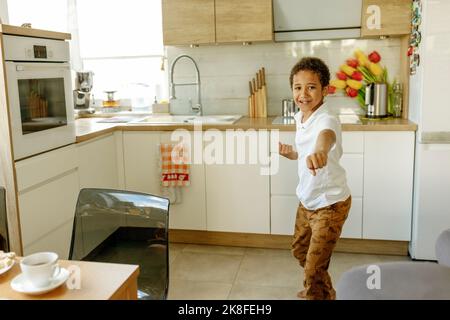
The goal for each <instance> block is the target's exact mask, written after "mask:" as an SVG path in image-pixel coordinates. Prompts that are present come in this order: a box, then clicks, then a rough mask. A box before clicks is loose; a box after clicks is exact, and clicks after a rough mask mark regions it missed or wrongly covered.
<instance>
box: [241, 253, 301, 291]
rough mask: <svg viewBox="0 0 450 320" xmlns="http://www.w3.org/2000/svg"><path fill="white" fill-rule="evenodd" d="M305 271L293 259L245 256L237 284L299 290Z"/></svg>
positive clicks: (271, 256) (270, 256)
mask: <svg viewBox="0 0 450 320" xmlns="http://www.w3.org/2000/svg"><path fill="white" fill-rule="evenodd" d="M302 281H303V269H302V268H301V267H300V266H299V264H298V262H297V260H295V259H294V258H293V257H283V256H278V257H277V256H273V255H248V254H247V255H245V256H244V259H243V260H242V263H241V267H240V268H239V272H238V275H237V277H236V281H235V283H236V284H242V285H248V284H251V285H258V286H273V287H293V288H299V286H300V285H301V283H302Z"/></svg>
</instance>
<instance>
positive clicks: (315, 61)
mask: <svg viewBox="0 0 450 320" xmlns="http://www.w3.org/2000/svg"><path fill="white" fill-rule="evenodd" d="M302 70H308V71H312V72H314V73H315V74H317V75H318V76H319V80H320V84H321V85H322V88H324V87H326V86H327V85H329V83H330V70H329V69H328V66H327V65H326V64H325V62H323V61H322V60H321V59H319V58H315V57H305V58H302V59H301V60H300V61H299V62H297V63H296V64H295V65H294V66H293V67H292V69H291V75H290V76H289V82H290V84H291V88H292V85H293V81H294V75H296V74H297V72H299V71H302Z"/></svg>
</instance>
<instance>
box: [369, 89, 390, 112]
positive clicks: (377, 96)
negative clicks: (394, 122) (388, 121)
mask: <svg viewBox="0 0 450 320" xmlns="http://www.w3.org/2000/svg"><path fill="white" fill-rule="evenodd" d="M365 105H366V109H367V117H368V118H384V117H387V105H388V92H387V85H386V83H375V82H373V83H369V84H368V85H367V86H366V96H365Z"/></svg>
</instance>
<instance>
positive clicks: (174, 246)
mask: <svg viewBox="0 0 450 320" xmlns="http://www.w3.org/2000/svg"><path fill="white" fill-rule="evenodd" d="M184 247H186V245H185V244H184V243H169V266H170V265H172V263H173V261H174V260H175V258H176V257H177V256H178V254H179V253H180V252H181V251H183V249H184Z"/></svg>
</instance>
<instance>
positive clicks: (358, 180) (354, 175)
mask: <svg viewBox="0 0 450 320" xmlns="http://www.w3.org/2000/svg"><path fill="white" fill-rule="evenodd" d="M340 163H341V165H342V166H343V167H344V169H345V172H346V176H347V184H348V187H349V188H350V192H351V193H352V196H353V197H362V196H363V186H364V157H363V155H362V154H357V153H354V154H353V153H347V154H343V155H342V158H341V161H340Z"/></svg>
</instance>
